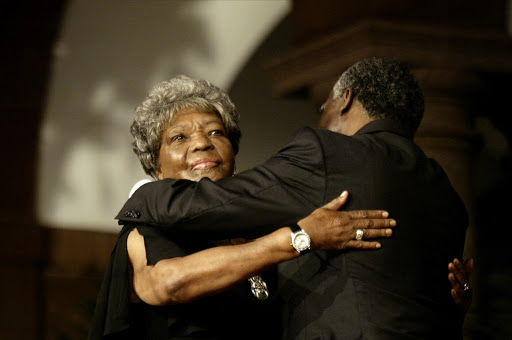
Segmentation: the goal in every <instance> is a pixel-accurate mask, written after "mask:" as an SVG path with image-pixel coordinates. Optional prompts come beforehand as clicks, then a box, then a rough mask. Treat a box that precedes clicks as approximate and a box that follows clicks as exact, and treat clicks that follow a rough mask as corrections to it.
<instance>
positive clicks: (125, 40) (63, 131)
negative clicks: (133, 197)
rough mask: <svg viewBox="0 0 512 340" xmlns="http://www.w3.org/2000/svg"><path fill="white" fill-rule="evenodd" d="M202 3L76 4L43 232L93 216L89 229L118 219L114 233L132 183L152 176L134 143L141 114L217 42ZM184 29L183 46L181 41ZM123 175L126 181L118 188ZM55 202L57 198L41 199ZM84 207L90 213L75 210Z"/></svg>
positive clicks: (60, 49) (67, 31)
mask: <svg viewBox="0 0 512 340" xmlns="http://www.w3.org/2000/svg"><path fill="white" fill-rule="evenodd" d="M195 4H196V3H194V2H186V1H175V2H171V3H166V4H165V6H164V3H161V4H158V3H157V4H155V5H154V6H142V5H140V4H139V5H137V3H135V2H130V3H128V4H125V5H123V10H122V11H120V10H119V8H118V6H116V4H115V2H105V3H104V2H92V3H91V2H88V1H85V2H84V1H75V2H72V3H71V6H70V7H69V8H68V12H67V15H66V16H65V18H66V19H65V22H64V24H63V27H64V28H63V31H62V32H61V37H60V38H61V39H60V42H59V43H58V44H57V46H56V48H55V61H54V67H53V73H52V76H53V78H52V81H51V85H50V91H49V93H50V97H49V99H48V105H47V108H46V119H45V121H44V124H43V126H42V142H41V150H40V160H41V161H40V171H39V176H40V178H39V191H38V201H39V202H40V205H39V209H38V210H39V214H40V215H41V213H42V215H44V216H42V223H43V224H51V225H55V223H48V222H47V221H45V216H57V219H58V220H60V221H62V224H63V226H64V227H72V226H73V225H76V224H77V222H76V218H72V217H70V216H73V215H75V216H82V215H83V214H84V209H88V210H89V212H88V213H87V216H88V221H87V222H86V221H83V222H82V223H84V225H83V226H85V227H87V225H85V224H89V225H88V227H90V228H93V229H94V228H102V229H104V228H105V225H104V224H105V223H104V222H105V218H104V217H103V218H101V216H112V228H114V229H115V230H117V225H114V224H115V221H114V220H113V216H114V215H115V211H116V209H117V207H121V206H122V204H123V203H124V199H123V198H124V197H126V198H127V197H128V193H129V191H130V188H131V187H127V186H126V183H135V182H136V181H138V180H139V179H141V178H143V177H144V176H145V174H144V172H143V170H142V167H141V166H140V163H139V161H138V159H137V158H136V156H135V155H134V153H133V152H132V149H131V144H130V143H131V136H130V133H129V127H130V124H131V120H132V117H133V110H134V108H135V106H136V105H137V104H138V103H139V102H140V101H141V100H142V98H143V97H144V96H145V94H146V93H147V91H148V89H149V88H151V87H152V86H154V85H155V84H156V83H157V82H159V81H161V80H163V78H165V77H167V76H168V75H174V74H176V73H178V72H179V73H187V72H189V71H190V70H189V69H190V65H191V63H190V60H196V61H201V60H203V61H206V60H208V59H209V58H210V57H211V46H210V45H209V41H211V39H210V37H209V34H208V31H207V28H206V27H204V25H203V24H202V21H201V20H200V18H198V17H197V14H196V11H194V10H193V9H194V6H195ZM184 30H186V38H184V35H183V34H176V32H183V31H184ZM175 46H180V49H179V50H175V49H173V48H174V47H175ZM148 55H150V56H154V57H148ZM91 70H94V71H91ZM148 70H149V72H148ZM70 75H72V77H70ZM119 150H121V151H119ZM117 173H119V174H120V175H119V176H120V177H121V176H122V180H121V178H119V180H117V181H116V180H112V179H113V178H114V179H115V177H116V176H118V175H117ZM63 174H65V175H64V176H63ZM74 183H82V184H81V185H80V184H78V185H77V184H74ZM98 193H100V194H98ZM48 195H51V196H54V197H56V198H55V199H52V200H49V199H44V198H45V197H48ZM120 198H121V199H122V201H120ZM80 200H81V201H82V202H91V204H87V205H85V204H82V205H81V204H76V202H77V201H80ZM116 200H117V201H119V202H116ZM112 207H116V208H114V209H113V208H112ZM95 217H97V218H96V220H95ZM57 226H58V225H57ZM78 227H82V226H78ZM114 229H113V230H114Z"/></svg>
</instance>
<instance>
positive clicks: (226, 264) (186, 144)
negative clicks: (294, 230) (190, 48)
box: [89, 76, 465, 339]
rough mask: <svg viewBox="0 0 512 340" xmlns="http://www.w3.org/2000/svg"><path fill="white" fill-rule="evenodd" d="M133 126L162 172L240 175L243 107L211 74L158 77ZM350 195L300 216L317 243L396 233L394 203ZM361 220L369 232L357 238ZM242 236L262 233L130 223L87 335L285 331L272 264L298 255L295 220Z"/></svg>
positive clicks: (151, 169) (189, 176)
mask: <svg viewBox="0 0 512 340" xmlns="http://www.w3.org/2000/svg"><path fill="white" fill-rule="evenodd" d="M131 132H132V135H133V136H134V142H133V147H134V151H135V153H136V154H137V155H138V157H139V159H140V161H141V163H142V166H143V168H144V170H145V171H146V173H147V174H149V175H151V176H152V177H153V178H155V179H158V180H161V179H164V178H174V179H185V180H192V181H199V180H201V179H202V178H208V179H209V180H211V181H218V180H221V179H222V178H224V177H227V176H232V175H233V174H234V170H235V155H236V154H237V152H238V143H239V140H240V136H241V134H240V129H239V127H238V114H237V112H236V110H235V107H234V105H233V103H232V102H231V100H230V99H229V97H228V96H227V95H226V94H225V93H224V92H222V91H221V90H220V89H219V88H217V87H215V86H213V85H211V84H210V83H208V82H206V81H204V80H193V79H190V78H188V77H185V76H179V77H176V78H173V79H171V80H170V81H168V82H163V83H161V84H159V85H157V86H156V87H155V88H154V89H153V90H152V91H151V92H150V93H149V96H148V97H147V98H146V99H145V100H144V101H143V103H142V104H141V105H140V106H139V107H138V108H137V109H136V111H135V120H134V122H133V124H132V128H131ZM176 185H179V182H177V183H176ZM346 198H347V193H344V194H343V195H341V196H340V197H339V198H336V199H334V200H333V201H332V202H330V203H329V204H328V205H326V206H325V207H323V208H319V209H317V210H315V211H314V212H313V213H312V214H311V215H310V216H308V217H306V218H304V219H302V220H301V221H299V222H298V224H299V225H300V227H301V228H302V229H305V230H307V233H308V234H309V235H310V237H311V250H319V249H345V248H359V249H377V248H379V247H380V244H379V243H378V242H373V241H366V240H368V239H372V238H375V237H387V236H389V235H391V229H390V227H393V226H394V225H395V222H394V221H393V220H391V219H387V218H385V217H387V213H386V212H383V211H353V212H339V211H336V210H337V209H338V208H339V207H341V205H342V204H343V203H344V202H345V200H346ZM276 229H277V228H276ZM357 229H362V230H364V236H365V240H359V241H357V240H355V236H356V230H357ZM230 236H233V235H230ZM236 236H240V237H249V236H257V238H256V239H255V240H253V241H251V242H247V243H244V242H239V241H237V242H233V243H237V244H236V245H231V244H228V245H221V246H214V244H213V243H212V242H211V240H205V239H204V237H205V236H204V235H198V237H197V239H193V240H190V239H183V238H180V237H179V236H178V235H172V234H167V233H164V232H163V231H161V230H159V229H157V228H156V227H151V226H144V225H126V226H124V227H123V229H122V231H121V232H120V235H119V239H118V242H117V245H116V248H115V249H114V251H113V253H112V257H111V261H110V263H109V268H108V269H107V272H106V275H105V279H104V282H103V285H102V289H101V292H100V296H99V299H98V303H97V307H96V312H95V316H94V320H93V324H92V327H91V330H90V334H89V339H100V338H103V337H104V336H105V337H106V338H109V339H110V338H115V337H116V336H117V337H120V338H123V339H124V338H127V337H133V338H136V339H145V338H155V339H184V338H187V339H199V338H200V339H257V338H258V339H260V338H266V339H278V338H279V337H280V331H279V326H280V319H279V300H278V299H277V294H275V292H274V291H273V290H272V287H273V285H272V283H273V281H274V279H275V278H274V276H273V274H274V271H272V270H268V269H271V268H272V267H273V266H275V265H276V264H278V263H280V262H283V261H287V260H290V259H293V258H295V257H297V256H299V252H298V251H297V250H296V249H294V247H292V246H291V245H290V228H288V227H282V228H279V229H277V230H276V231H273V232H271V233H269V234H267V235H264V236H261V235H243V234H240V235H236ZM206 237H208V235H207V236H206ZM217 244H218V243H217ZM457 268H458V269H460V266H457ZM260 273H262V274H261V276H260V275H258V274H260ZM454 274H455V275H458V277H461V275H465V273H464V271H463V270H462V271H455V270H454ZM262 277H263V279H264V280H265V281H267V283H269V286H270V289H268V288H269V287H267V285H266V283H265V281H263V279H262ZM248 280H249V281H250V282H247V281H248ZM453 286H454V289H457V286H456V285H453ZM251 288H252V290H251ZM268 290H270V298H268V299H266V297H267V296H268Z"/></svg>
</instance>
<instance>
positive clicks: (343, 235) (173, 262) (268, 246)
mask: <svg viewBox="0 0 512 340" xmlns="http://www.w3.org/2000/svg"><path fill="white" fill-rule="evenodd" d="M346 199H347V195H344V196H340V197H338V198H335V199H334V200H332V201H331V202H330V203H328V204H327V205H325V206H324V207H322V208H318V209H316V210H315V211H314V212H313V213H312V214H310V215H309V216H308V217H306V218H304V219H302V220H301V221H299V223H298V224H299V225H300V227H301V228H303V229H304V230H305V231H306V232H308V233H309V235H310V237H311V240H312V242H311V249H312V250H313V251H314V250H321V249H340V250H341V249H346V248H358V249H378V248H379V247H380V243H378V242H375V241H367V240H368V239H373V238H376V237H388V236H390V235H391V234H392V232H391V229H390V228H392V227H394V226H395V225H396V222H395V221H393V220H391V219H381V218H379V217H382V216H383V215H384V216H387V213H385V212H382V211H378V212H374V213H370V214H369V215H368V216H367V215H366V214H367V213H366V211H353V212H350V213H342V212H339V211H337V209H339V207H341V205H343V204H344V203H345V202H346ZM365 217H370V219H366V218H365ZM372 217H376V218H377V219H375V220H373V219H372ZM357 229H363V230H364V239H363V240H361V241H356V240H354V238H355V234H356V230H357ZM290 235H291V230H290V229H289V228H287V227H283V228H280V229H278V230H276V231H275V232H273V233H271V234H269V235H266V236H263V237H260V238H258V239H256V240H254V241H252V242H249V243H245V244H239V245H230V246H219V247H214V248H209V249H206V250H202V251H199V252H197V253H194V254H191V255H187V256H183V257H174V258H170V259H164V260H160V261H158V262H157V263H156V264H155V265H152V266H151V265H147V260H146V249H145V245H144V239H143V237H142V236H141V235H140V234H139V233H138V231H137V230H136V229H134V230H133V231H132V232H131V233H130V235H129V237H128V241H127V242H128V256H129V258H130V262H131V264H132V268H133V277H132V284H133V289H134V291H135V293H136V295H137V296H138V298H140V299H141V300H142V301H144V302H146V303H148V304H151V305H166V304H176V303H186V302H189V301H192V300H195V299H198V298H201V297H204V296H208V295H212V294H216V293H218V292H221V291H224V290H226V289H228V288H230V287H231V286H233V285H234V284H236V283H238V282H241V281H243V280H247V279H248V278H249V277H251V276H253V275H255V274H257V273H260V272H262V271H264V270H265V269H267V268H269V267H271V266H273V265H275V264H277V263H280V262H284V261H288V260H291V259H293V258H295V257H297V256H298V252H297V251H296V250H295V249H294V248H293V247H292V246H291V244H290V240H291V237H290Z"/></svg>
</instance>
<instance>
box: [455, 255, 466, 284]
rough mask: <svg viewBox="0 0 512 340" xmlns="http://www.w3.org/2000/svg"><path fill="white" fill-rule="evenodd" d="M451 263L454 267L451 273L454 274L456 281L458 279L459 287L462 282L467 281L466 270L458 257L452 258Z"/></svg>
mask: <svg viewBox="0 0 512 340" xmlns="http://www.w3.org/2000/svg"><path fill="white" fill-rule="evenodd" d="M453 264H454V267H455V270H454V271H452V273H453V274H454V275H455V278H456V279H457V281H459V284H460V285H461V287H462V286H463V285H464V283H466V282H468V278H467V277H466V271H465V269H464V267H463V266H462V263H461V262H460V261H459V259H457V258H456V259H454V260H453Z"/></svg>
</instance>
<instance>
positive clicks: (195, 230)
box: [116, 128, 325, 240]
mask: <svg viewBox="0 0 512 340" xmlns="http://www.w3.org/2000/svg"><path fill="white" fill-rule="evenodd" d="M324 195H325V167H324V161H323V153H322V148H321V145H320V143H319V141H318V137H317V136H316V134H315V132H314V130H313V129H311V128H304V129H301V130H299V131H298V132H297V133H296V134H295V135H294V136H293V137H292V138H291V139H290V140H289V142H288V143H286V144H285V146H284V147H282V148H281V149H280V150H279V151H278V152H277V153H276V154H275V155H274V156H273V157H271V158H270V159H269V160H267V161H266V162H264V163H263V164H262V165H259V166H257V167H255V168H253V169H250V170H247V171H244V172H242V173H240V174H238V175H236V176H234V177H229V178H223V179H221V180H219V181H217V182H212V181H211V180H209V179H207V178H204V179H202V180H200V181H199V182H192V181H188V180H172V179H165V180H160V181H156V182H152V183H148V184H145V185H143V186H141V187H140V188H139V189H138V190H137V191H136V192H135V193H134V194H133V195H132V197H131V198H130V199H129V200H128V201H127V202H126V204H125V205H124V207H123V208H122V209H121V211H120V213H119V214H118V215H117V217H116V219H118V220H119V223H120V224H125V223H131V222H136V223H144V224H149V225H153V226H159V227H161V228H163V229H164V230H165V231H166V232H168V233H171V234H173V235H176V236H186V237H188V236H190V237H195V238H204V239H212V240H213V239H225V238H233V237H245V238H254V237H257V236H261V235H264V234H267V233H269V232H271V231H273V230H275V229H277V228H279V227H281V226H284V225H288V224H290V223H296V222H297V221H298V220H300V219H301V218H302V217H304V216H306V215H308V214H309V213H310V212H311V211H313V210H314V209H316V208H317V207H318V206H320V205H321V204H322V203H323V202H324Z"/></svg>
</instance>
